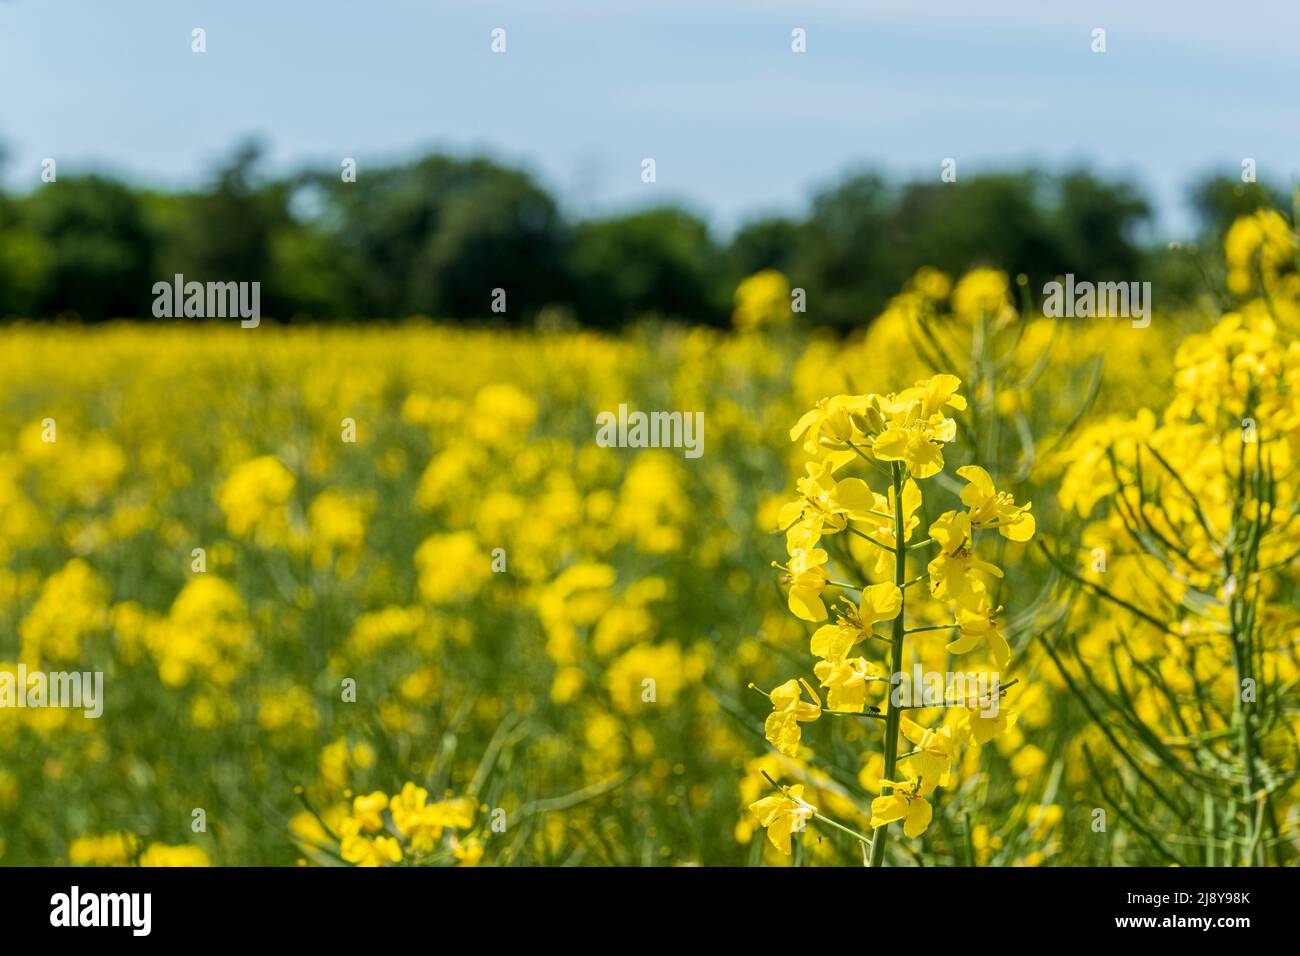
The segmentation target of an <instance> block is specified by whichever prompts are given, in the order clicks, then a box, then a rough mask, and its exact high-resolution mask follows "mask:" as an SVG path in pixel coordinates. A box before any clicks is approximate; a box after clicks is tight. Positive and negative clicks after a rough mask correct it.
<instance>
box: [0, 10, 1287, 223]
mask: <svg viewBox="0 0 1300 956" xmlns="http://www.w3.org/2000/svg"><path fill="white" fill-rule="evenodd" d="M194 27H202V28H204V29H205V30H206V31H207V45H208V52H207V53H205V54H195V53H192V52H191V51H190V31H191V30H192V29H193V28H194ZM494 27H503V28H504V29H505V30H506V31H507V34H506V35H507V52H506V53H505V54H504V55H494V54H493V53H492V52H491V50H490V48H489V42H490V31H491V30H492V29H493V28H494ZM795 27H802V28H804V29H805V30H806V31H807V37H808V41H807V42H808V52H807V53H806V54H802V55H797V54H794V53H792V52H791V50H790V31H791V30H792V29H793V28H795ZM1096 27H1101V28H1104V29H1105V30H1106V33H1107V52H1106V53H1104V54H1095V53H1093V52H1092V51H1091V49H1090V43H1091V32H1092V30H1093V29H1094V28H1096ZM1297 37H1300V4H1296V3H1294V2H1290V0H1273V2H1269V3H1260V2H1249V0H1246V2H1235V3H1231V4H1224V3H1220V2H1211V0H1141V2H1138V0H1124V2H1111V0H1100V2H1089V3H1065V2H1051V0H1034V2H1022V0H1001V2H994V3H991V4H974V3H970V2H969V0H960V2H957V0H928V2H922V0H912V2H892V0H890V2H872V0H856V2H846V0H802V2H798V3H794V2H765V0H748V2H742V0H603V2H597V0H545V2H542V0H526V2H523V0H515V2H484V0H477V2H459V0H364V2H355V3H346V2H341V0H311V2H307V0H222V2H217V0H206V2H199V0H119V2H105V0H0V90H2V91H3V92H2V93H0V141H3V142H4V143H5V144H6V146H7V149H8V163H7V166H6V168H5V169H4V171H3V178H4V182H5V184H6V185H7V186H8V187H9V188H15V189H26V188H29V187H30V186H33V185H35V184H36V182H37V180H38V177H39V173H40V163H41V160H42V159H43V158H45V157H54V158H56V159H57V160H58V163H59V169H60V172H61V173H65V174H66V173H67V172H78V171H85V170H87V169H91V168H94V169H99V170H106V171H110V172H113V173H116V174H118V175H122V176H124V177H126V178H128V179H131V180H133V181H137V182H149V183H158V184H162V185H174V186H185V185H192V184H196V183H199V182H202V181H203V180H204V179H205V178H206V176H207V175H208V174H209V173H210V171H211V169H212V167H213V165H214V164H215V163H216V162H217V161H218V160H219V159H220V158H221V157H222V156H224V155H225V154H226V153H227V152H228V151H229V150H230V148H231V146H232V145H233V143H234V142H236V141H237V140H238V139H240V138H242V137H244V136H245V135H248V134H259V135H260V136H262V137H263V138H264V140H265V141H266V142H267V144H268V145H269V147H270V152H269V159H270V166H271V168H272V169H273V170H277V171H280V170H290V169H293V168H295V167H297V166H299V165H301V164H306V163H319V164H323V165H328V166H331V167H337V165H338V163H339V160H340V159H341V158H343V157H345V156H350V157H354V158H356V160H357V162H358V166H359V170H360V174H361V175H365V171H366V169H367V167H369V168H374V167H375V166H377V165H379V164H381V163H383V162H386V161H391V160H397V159H403V158H407V157H410V156H413V155H416V154H418V153H420V152H421V151H423V150H426V149H432V148H441V149H447V150H450V151H453V152H457V153H462V154H463V153H469V152H482V153H487V154H490V155H492V156H495V157H497V158H498V159H501V160H504V161H507V162H510V163H513V164H517V165H522V166H524V167H526V168H528V169H529V170H531V171H532V172H533V173H535V174H536V175H537V176H538V177H539V178H540V179H541V180H542V181H543V183H544V184H545V185H546V186H547V187H548V188H549V189H551V190H552V191H553V192H555V193H556V194H557V195H558V196H559V197H560V199H561V201H562V202H563V203H564V204H565V206H566V208H568V209H569V210H570V211H572V212H575V213H578V214H587V213H601V212H610V211H617V210H620V209H624V208H628V207H632V206H637V205H645V204H650V203H656V202H664V201H674V202H684V203H686V204H688V205H689V206H690V207H691V208H693V209H694V210H695V211H697V212H699V213H701V214H702V215H705V216H707V217H708V218H710V219H711V220H712V221H713V222H715V223H717V224H718V225H719V227H720V228H722V229H724V230H725V229H728V228H731V227H733V226H734V225H735V224H737V223H738V222H741V221H743V220H745V219H747V218H751V217H753V216H756V215H759V214H763V213H770V212H797V211H798V210H800V209H801V208H802V207H803V206H804V204H805V203H806V201H807V199H808V198H809V196H810V195H811V193H812V192H813V190H814V189H815V188H817V187H818V186H819V185H822V184H825V183H828V182H831V181H833V180H834V179H836V178H837V177H838V176H839V175H841V174H842V173H844V172H845V171H846V170H849V169H853V168H857V167H862V166H872V167H875V168H878V169H881V170H884V171H886V172H888V173H891V174H894V175H898V176H922V177H935V178H937V176H938V172H939V163H940V161H941V160H942V159H943V158H945V157H953V158H955V159H956V160H957V162H958V174H959V176H970V175H973V174H976V173H978V172H980V171H982V170H989V169H1002V168H1010V167H1018V166H1021V165H1024V164H1029V163H1034V164H1038V165H1041V166H1044V167H1048V168H1057V167H1060V166H1062V165H1065V164H1075V163H1087V164H1089V165H1091V166H1092V167H1094V168H1096V169H1098V170H1100V171H1103V172H1107V173H1112V174H1118V175H1127V176H1131V177H1133V178H1134V179H1136V180H1137V182H1138V183H1139V184H1140V185H1142V186H1143V187H1144V188H1145V189H1146V190H1147V191H1148V192H1149V193H1150V194H1151V195H1153V196H1154V197H1155V198H1156V199H1157V200H1158V201H1159V203H1160V205H1161V210H1162V219H1161V225H1162V227H1163V230H1164V231H1166V232H1170V233H1172V234H1176V233H1178V232H1180V231H1181V230H1182V229H1183V228H1184V227H1185V225H1186V220H1185V217H1184V215H1183V209H1182V196H1183V194H1184V190H1185V187H1186V185H1187V183H1188V181H1189V180H1191V179H1192V178H1193V177H1195V176H1196V175H1198V174H1200V173H1203V172H1205V171H1206V170H1209V169H1221V170H1223V171H1225V172H1227V173H1229V174H1231V175H1236V174H1238V173H1239V170H1240V163H1241V160H1242V158H1243V157H1252V158H1254V159H1255V160H1256V161H1257V163H1258V165H1259V170H1260V176H1261V178H1266V179H1272V180H1273V181H1275V182H1279V183H1282V184H1284V185H1294V184H1296V183H1297V182H1298V181H1300V97H1298V96H1297V95H1296V94H1297V91H1300V56H1297V47H1298V46H1300V40H1298V39H1297ZM647 156H649V157H654V159H655V160H656V163H657V168H658V182H656V183H655V184H653V185H646V184H643V183H642V182H641V181H640V163H641V160H642V158H643V157H647Z"/></svg>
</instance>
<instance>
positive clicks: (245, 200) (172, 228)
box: [145, 140, 294, 317]
mask: <svg viewBox="0 0 1300 956" xmlns="http://www.w3.org/2000/svg"><path fill="white" fill-rule="evenodd" d="M262 155H263V148H262V146H261V144H260V143H259V142H257V141H256V140H248V141H246V142H244V143H242V144H241V145H240V146H238V147H237V148H236V149H235V150H234V152H233V153H232V154H231V155H230V157H229V158H228V159H227V160H226V161H225V162H223V163H222V164H221V165H220V166H219V167H218V168H217V170H216V174H215V176H214V177H213V181H212V184H211V186H210V187H209V188H208V189H207V190H205V191H203V192H199V193H192V194H186V195H182V196H179V197H170V198H169V199H163V200H162V201H161V202H159V203H156V204H155V207H154V208H155V211H156V212H157V214H158V215H159V219H160V228H161V230H162V238H163V241H162V244H161V247H160V255H159V258H158V266H157V272H158V275H157V277H156V279H155V281H157V280H167V279H170V278H171V277H172V276H173V275H175V274H176V273H180V274H182V275H184V276H185V278H186V281H197V282H260V283H262V292H261V308H262V313H263V314H264V315H271V316H276V317H285V316H286V315H287V314H289V313H292V312H293V311H294V303H293V302H291V301H287V300H286V298H285V295H284V294H283V292H282V290H280V289H279V287H278V285H277V282H276V277H275V276H274V275H273V273H272V246H273V243H274V237H275V235H276V233H277V231H279V230H282V229H285V228H287V227H288V226H290V225H291V218H290V216H289V211H288V202H289V195H290V187H289V185H288V184H287V183H282V182H273V181H267V182H260V181H259V178H258V172H257V170H258V166H259V165H260V163H261V160H262ZM145 314H148V313H147V312H146V313H145Z"/></svg>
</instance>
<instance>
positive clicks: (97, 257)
mask: <svg viewBox="0 0 1300 956" xmlns="http://www.w3.org/2000/svg"><path fill="white" fill-rule="evenodd" d="M23 205H24V207H25V208H24V209H23V218H24V219H25V221H26V226H27V229H26V230H24V229H21V228H20V229H19V230H18V231H17V232H16V233H15V232H11V231H10V230H5V233H4V239H3V240H0V247H8V248H9V250H10V255H13V254H14V250H15V248H16V249H17V250H18V251H17V255H18V256H19V258H20V259H21V260H23V261H24V262H25V263H26V264H25V265H23V266H22V267H21V268H24V269H26V268H35V269H36V270H37V274H39V271H40V263H41V262H42V261H44V262H45V263H46V265H47V267H48V268H47V271H46V275H45V278H44V281H43V282H41V283H40V294H39V295H38V296H37V297H36V301H35V302H34V304H33V306H32V308H33V310H34V313H35V314H40V315H53V314H55V313H59V312H75V313H76V314H77V315H79V316H81V317H82V318H84V319H87V320H90V321H94V320H99V319H105V318H114V317H121V318H125V317H130V316H136V315H144V314H148V309H147V306H148V304H149V302H150V301H151V299H152V296H151V293H150V287H151V285H152V283H153V281H154V278H153V265H152V264H153V258H154V250H155V247H156V238H155V236H154V234H153V232H152V230H151V229H150V228H149V226H148V224H147V222H146V218H145V214H144V210H143V207H142V204H141V201H140V196H139V195H138V194H137V193H136V192H134V191H132V190H131V189H130V188H128V187H127V186H124V185H123V184H121V183H119V182H115V181H113V180H110V179H104V178H102V177H99V176H87V177H82V178H72V177H65V176H60V177H59V179H58V181H57V182H54V183H48V184H46V185H43V186H41V187H40V188H38V189H36V190H35V191H34V192H32V193H31V194H30V195H29V196H28V197H26V199H24V200H23ZM33 235H34V236H35V237H36V238H38V239H39V240H40V241H41V242H42V243H43V244H44V245H45V247H46V249H47V250H48V254H43V253H41V252H40V251H39V250H38V249H37V247H36V246H35V245H34V244H33V243H32V241H31V237H32V236H33ZM5 257H6V256H5V254H4V253H0V258H5ZM0 268H3V267H0Z"/></svg>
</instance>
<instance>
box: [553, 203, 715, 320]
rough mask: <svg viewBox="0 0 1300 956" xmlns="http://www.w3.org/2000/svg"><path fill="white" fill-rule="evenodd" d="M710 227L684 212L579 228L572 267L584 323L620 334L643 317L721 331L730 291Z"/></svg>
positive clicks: (651, 214)
mask: <svg viewBox="0 0 1300 956" xmlns="http://www.w3.org/2000/svg"><path fill="white" fill-rule="evenodd" d="M719 264H720V254H719V252H718V250H717V248H716V247H715V246H714V244H713V242H712V240H711V239H710V238H709V230H708V226H707V225H706V224H705V223H704V222H703V221H702V220H700V219H697V218H696V217H694V216H692V215H690V214H689V213H686V212H683V211H682V210H680V209H668V208H665V209H652V210H648V211H645V212H638V213H633V214H631V215H627V216H619V217H616V218H611V219H601V220H596V221H593V222H585V223H582V224H581V225H579V226H578V227H577V229H576V231H575V234H574V239H573V250H572V255H571V257H570V259H569V266H570V273H571V276H572V280H573V283H574V285H573V288H574V297H575V303H576V308H577V312H578V316H579V318H580V319H581V320H582V321H583V322H584V323H586V324H588V325H593V326H597V327H601V328H617V327H618V326H620V325H623V324H624V323H627V322H630V321H632V320H633V319H636V318H639V317H640V316H642V315H647V314H653V315H657V316H659V317H661V318H671V319H682V320H686V321H694V322H703V323H707V324H713V325H720V324H722V323H724V322H725V321H726V320H727V317H728V315H729V308H730V296H731V291H732V290H731V288H730V287H725V288H724V285H725V280H724V277H723V276H722V274H721V271H720V269H719V268H718V266H719Z"/></svg>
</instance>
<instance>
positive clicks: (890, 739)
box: [867, 462, 907, 867]
mask: <svg viewBox="0 0 1300 956" xmlns="http://www.w3.org/2000/svg"><path fill="white" fill-rule="evenodd" d="M892 467H893V472H894V474H893V479H894V583H895V584H897V585H898V588H899V590H900V591H901V592H902V594H903V606H902V607H900V608H899V609H898V616H897V617H895V618H894V632H893V635H892V636H891V638H890V643H891V644H892V645H893V646H892V647H891V648H890V652H889V672H890V673H891V674H901V673H902V671H903V634H904V627H903V615H904V612H905V609H906V602H907V592H906V591H903V585H904V584H905V583H906V581H907V542H906V540H905V539H904V535H905V534H906V530H905V529H906V519H905V518H904V515H903V479H904V473H903V466H902V465H901V464H900V463H898V462H894V463H893V465H892ZM887 704H888V708H887V710H886V711H885V772H884V775H883V779H885V780H893V779H894V773H895V770H896V768H897V765H898V724H899V718H900V716H901V715H902V711H900V710H899V709H898V708H897V707H895V706H893V702H892V701H888V702H887ZM893 789H894V788H893V787H891V786H889V785H888V784H881V787H880V795H881V796H882V797H883V796H887V795H888V794H890V793H892V792H893ZM888 840H889V830H888V829H887V827H880V828H878V829H877V830H875V831H874V832H873V833H872V836H871V856H870V858H869V859H868V861H867V862H868V865H869V866H873V867H877V866H882V865H883V864H884V862H885V844H886V843H887V842H888Z"/></svg>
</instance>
